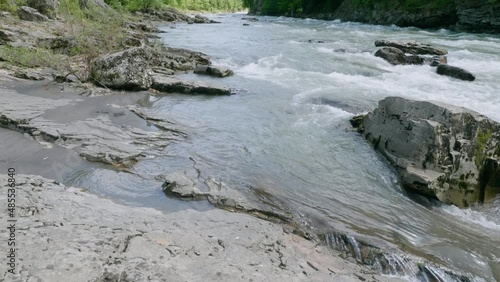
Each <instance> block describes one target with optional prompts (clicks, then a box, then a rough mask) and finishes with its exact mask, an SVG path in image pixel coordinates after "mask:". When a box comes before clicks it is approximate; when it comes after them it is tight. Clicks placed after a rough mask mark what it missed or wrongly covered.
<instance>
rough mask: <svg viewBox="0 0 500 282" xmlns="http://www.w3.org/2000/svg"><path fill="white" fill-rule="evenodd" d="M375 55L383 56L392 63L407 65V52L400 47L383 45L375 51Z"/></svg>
mask: <svg viewBox="0 0 500 282" xmlns="http://www.w3.org/2000/svg"><path fill="white" fill-rule="evenodd" d="M375 57H379V58H382V59H384V60H386V61H387V62H389V63H390V64H392V65H405V64H406V56H405V53H404V52H403V51H401V50H399V49H398V48H394V47H383V48H380V49H379V50H378V51H377V52H375Z"/></svg>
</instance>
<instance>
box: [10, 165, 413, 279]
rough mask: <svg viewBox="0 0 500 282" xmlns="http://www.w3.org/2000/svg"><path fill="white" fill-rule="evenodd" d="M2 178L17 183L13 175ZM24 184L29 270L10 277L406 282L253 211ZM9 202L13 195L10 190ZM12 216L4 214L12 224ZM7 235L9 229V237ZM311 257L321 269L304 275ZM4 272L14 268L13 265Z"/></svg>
mask: <svg viewBox="0 0 500 282" xmlns="http://www.w3.org/2000/svg"><path fill="white" fill-rule="evenodd" d="M0 183H2V189H6V188H7V187H6V183H8V182H7V176H6V175H5V174H1V175H0ZM16 183H17V185H18V187H19V188H18V189H17V197H16V207H17V211H18V213H17V216H18V217H17V218H16V219H17V220H18V222H17V223H16V226H19V228H20V229H22V230H19V231H18V232H17V233H16V241H18V242H22V247H19V248H18V250H17V252H18V253H17V255H18V257H19V258H22V260H19V261H18V262H17V263H18V264H17V267H19V269H22V271H17V272H16V274H15V275H11V274H7V275H6V276H5V277H4V278H5V280H6V281H41V282H66V281H72V282H87V281H93V282H97V281H99V282H102V281H134V282H146V281H162V282H163V281H165V282H167V281H168V282H177V281H179V282H181V281H235V282H240V281H251V280H253V281H267V280H269V281H346V282H356V281H359V279H361V278H362V279H366V280H369V279H377V280H378V281H390V282H396V281H405V279H401V278H397V277H390V276H381V275H377V274H367V273H373V271H372V270H370V269H369V268H368V267H366V266H363V265H358V264H356V263H354V262H350V261H347V260H344V259H342V258H340V257H339V256H338V253H337V252H336V251H333V250H330V249H328V248H327V247H326V246H317V243H316V242H311V241H308V240H306V239H304V238H301V237H299V236H296V235H293V234H287V233H285V232H284V231H283V227H282V226H281V225H279V224H275V223H271V222H266V221H263V220H260V219H257V218H254V217H252V216H249V215H246V214H241V213H231V212H227V211H223V210H218V209H213V210H209V211H205V212H199V211H195V210H190V209H187V210H182V211H178V212H173V213H168V214H164V213H162V212H160V211H157V210H154V209H150V208H141V207H133V206H124V205H120V204H117V203H116V202H114V201H112V200H109V199H104V198H100V197H97V196H95V195H92V194H89V193H87V192H84V190H83V189H80V188H74V187H65V186H63V185H60V184H57V183H55V182H54V181H53V180H49V179H45V178H41V177H38V176H26V175H16ZM0 201H2V202H6V201H7V193H1V194H0ZM6 216H7V213H5V212H4V213H0V219H1V220H2V221H4V222H5V221H6V219H7V218H6ZM7 236H8V232H0V239H1V240H3V241H6V240H7ZM269 250H271V251H269ZM54 254H60V255H54ZM307 262H309V263H310V264H313V265H314V266H315V267H316V268H317V269H318V271H311V272H310V273H308V275H307V276H306V275H304V274H302V268H303V267H304V265H307ZM283 265H285V266H286V267H283ZM280 266H281V267H280ZM187 270H189V271H187ZM0 271H1V272H2V273H7V264H0ZM358 277H361V278H358Z"/></svg>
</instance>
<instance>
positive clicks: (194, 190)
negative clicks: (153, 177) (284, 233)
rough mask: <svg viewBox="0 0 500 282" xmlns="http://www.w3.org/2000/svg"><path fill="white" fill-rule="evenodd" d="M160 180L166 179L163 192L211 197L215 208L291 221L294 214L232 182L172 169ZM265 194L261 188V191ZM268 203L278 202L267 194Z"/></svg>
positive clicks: (189, 197)
mask: <svg viewBox="0 0 500 282" xmlns="http://www.w3.org/2000/svg"><path fill="white" fill-rule="evenodd" d="M157 179H159V180H163V181H164V183H163V186H162V187H163V191H164V192H165V193H166V194H167V195H170V196H174V197H179V198H183V199H194V200H208V202H210V203H211V204H212V205H214V206H215V207H218V208H221V209H225V210H230V211H235V212H242V213H247V214H252V215H254V216H256V217H259V218H262V219H266V220H271V221H276V222H284V223H286V222H291V221H292V215H291V213H290V212H287V211H286V207H285V205H284V204H278V205H276V206H278V207H279V208H275V207H272V206H270V205H264V204H261V203H260V202H259V201H258V200H257V198H256V197H254V196H252V195H251V193H255V192H256V191H250V190H249V189H248V188H246V191H245V193H244V192H243V191H242V190H241V189H238V188H236V187H235V186H233V185H229V184H227V183H225V182H223V181H221V180H219V179H216V178H213V177H209V178H207V179H202V178H200V177H199V175H198V177H191V174H188V173H186V172H180V171H179V172H173V173H169V174H167V175H159V176H157ZM258 192H260V193H262V194H263V192H262V191H258ZM267 197H268V199H266V200H268V201H269V202H273V200H274V201H276V199H272V197H271V196H270V195H267Z"/></svg>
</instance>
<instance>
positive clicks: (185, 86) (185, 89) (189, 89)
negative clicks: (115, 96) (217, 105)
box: [151, 75, 232, 95]
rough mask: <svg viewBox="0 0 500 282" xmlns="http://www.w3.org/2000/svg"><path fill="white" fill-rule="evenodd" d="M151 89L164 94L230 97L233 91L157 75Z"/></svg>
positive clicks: (198, 82) (222, 87) (203, 83)
mask: <svg viewBox="0 0 500 282" xmlns="http://www.w3.org/2000/svg"><path fill="white" fill-rule="evenodd" d="M151 88H152V89H154V90H157V91H159V92H163V93H183V94H203V95H230V94H231V93H232V92H231V89H229V88H227V87H224V86H217V85H211V84H208V83H205V82H200V81H186V80H181V79H178V78H175V77H172V76H164V75H155V76H154V77H153V84H152V85H151Z"/></svg>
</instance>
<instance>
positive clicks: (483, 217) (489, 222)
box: [440, 206, 500, 231]
mask: <svg viewBox="0 0 500 282" xmlns="http://www.w3.org/2000/svg"><path fill="white" fill-rule="evenodd" d="M440 209H441V210H442V211H444V212H445V213H448V214H450V215H452V216H453V217H454V218H457V219H459V220H461V221H463V222H464V223H467V224H468V223H474V224H477V225H480V226H482V227H485V228H487V229H491V230H495V231H500V218H498V214H497V213H496V214H491V215H488V214H486V213H484V212H482V211H476V210H474V209H472V208H467V209H460V208H457V207H455V206H442V207H441V208H440ZM496 209H498V207H497V208H496Z"/></svg>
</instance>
